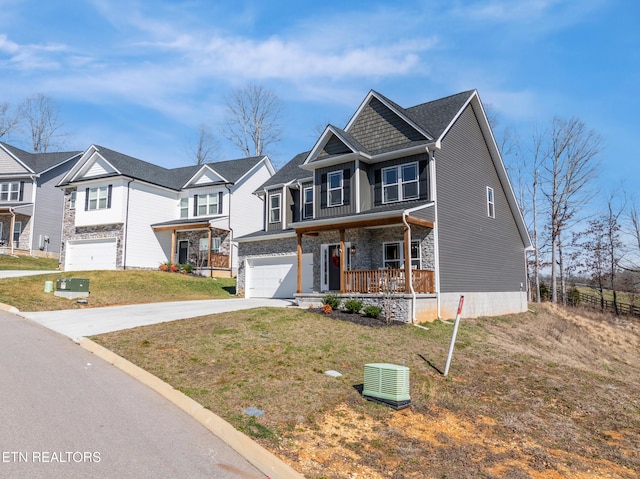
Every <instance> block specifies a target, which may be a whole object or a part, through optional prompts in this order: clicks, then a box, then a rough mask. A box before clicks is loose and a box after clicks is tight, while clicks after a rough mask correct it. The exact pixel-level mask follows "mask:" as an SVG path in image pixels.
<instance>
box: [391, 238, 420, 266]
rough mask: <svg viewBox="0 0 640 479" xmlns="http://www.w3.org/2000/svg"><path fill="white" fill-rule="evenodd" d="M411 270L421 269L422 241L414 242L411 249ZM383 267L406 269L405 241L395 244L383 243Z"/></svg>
mask: <svg viewBox="0 0 640 479" xmlns="http://www.w3.org/2000/svg"><path fill="white" fill-rule="evenodd" d="M410 254H411V269H420V264H421V250H420V241H412V242H411V248H410ZM382 257H383V266H384V267H385V268H386V269H404V241H396V242H393V243H383V245H382Z"/></svg>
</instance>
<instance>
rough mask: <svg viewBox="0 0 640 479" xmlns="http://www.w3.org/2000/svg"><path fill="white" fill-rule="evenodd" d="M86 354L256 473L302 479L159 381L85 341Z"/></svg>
mask: <svg viewBox="0 0 640 479" xmlns="http://www.w3.org/2000/svg"><path fill="white" fill-rule="evenodd" d="M79 344H80V346H82V347H83V348H84V349H86V350H87V351H90V352H91V353H93V354H95V355H96V356H98V357H99V358H101V359H104V360H105V361H107V362H108V363H111V364H113V365H114V366H115V367H117V368H118V369H120V370H122V371H124V372H125V373H127V374H129V375H130V376H131V377H133V378H135V379H136V380H138V381H140V382H141V383H142V384H144V385H146V386H148V387H150V388H151V389H153V390H154V391H156V392H157V393H158V394H160V395H161V396H163V397H164V398H165V399H167V400H169V401H171V402H172V403H173V404H175V405H176V406H178V407H179V408H180V409H182V410H183V411H185V412H186V413H187V414H189V415H190V416H191V417H193V418H194V419H195V420H196V421H198V422H199V423H200V424H202V425H203V426H204V427H206V428H207V429H208V430H209V431H211V432H212V433H213V434H215V435H216V436H218V437H219V438H220V439H222V440H223V441H224V442H225V443H227V444H228V445H229V446H230V447H231V448H233V449H234V450H236V451H237V452H238V453H240V454H241V455H242V456H243V457H244V458H245V459H247V460H248V461H249V462H250V463H251V464H253V465H254V466H255V467H256V468H257V469H258V470H260V471H261V472H262V473H264V474H265V475H266V476H267V477H269V478H271V479H304V476H303V475H302V474H300V473H299V472H297V471H295V470H293V469H292V468H291V467H290V466H288V465H287V464H285V463H284V462H283V461H282V460H280V459H279V458H277V457H276V456H275V455H273V454H272V453H270V452H269V451H267V450H266V449H265V448H263V447H262V446H260V445H259V444H258V443H256V442H254V441H253V440H252V439H251V438H250V437H249V436H247V435H246V434H243V433H242V432H240V431H238V430H237V429H235V428H234V427H233V426H232V425H231V424H229V423H228V422H226V421H225V420H224V419H222V418H221V417H219V416H217V415H216V414H214V413H212V412H211V411H209V410H208V409H205V408H204V406H202V405H201V404H200V403H198V402H196V401H194V400H193V399H191V398H190V397H189V396H186V395H185V394H183V393H181V392H180V391H178V390H176V389H174V388H173V387H172V386H171V385H169V384H167V383H165V382H164V381H162V380H161V379H160V378H158V377H156V376H154V375H153V374H151V373H149V372H147V371H145V370H144V369H142V368H140V367H138V366H136V365H135V364H133V363H131V362H129V361H127V360H126V359H124V358H122V357H121V356H118V355H117V354H115V353H114V352H112V351H110V350H108V349H106V348H105V347H103V346H100V345H99V344H97V343H95V342H93V341H91V340H90V339H87V338H81V339H80V341H79Z"/></svg>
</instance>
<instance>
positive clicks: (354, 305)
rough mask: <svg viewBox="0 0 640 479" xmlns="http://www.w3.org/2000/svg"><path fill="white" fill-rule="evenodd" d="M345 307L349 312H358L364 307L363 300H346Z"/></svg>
mask: <svg viewBox="0 0 640 479" xmlns="http://www.w3.org/2000/svg"><path fill="white" fill-rule="evenodd" d="M344 309H345V310H346V311H347V313H351V314H356V313H359V312H360V310H361V309H362V301H360V300H359V299H348V300H346V301H345V302H344Z"/></svg>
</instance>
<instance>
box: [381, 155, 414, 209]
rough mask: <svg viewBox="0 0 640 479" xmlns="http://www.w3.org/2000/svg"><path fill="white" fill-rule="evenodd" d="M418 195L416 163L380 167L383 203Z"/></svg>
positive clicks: (412, 197) (411, 198)
mask: <svg viewBox="0 0 640 479" xmlns="http://www.w3.org/2000/svg"><path fill="white" fill-rule="evenodd" d="M418 197H419V191H418V163H408V164H406V165H398V166H391V167H389V168H383V169H382V202H383V203H394V202H396V201H406V200H414V199H417V198H418Z"/></svg>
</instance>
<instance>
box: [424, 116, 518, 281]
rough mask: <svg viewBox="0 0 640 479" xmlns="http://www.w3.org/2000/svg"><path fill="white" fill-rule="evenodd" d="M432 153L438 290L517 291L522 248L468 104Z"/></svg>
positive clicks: (487, 151)
mask: <svg viewBox="0 0 640 479" xmlns="http://www.w3.org/2000/svg"><path fill="white" fill-rule="evenodd" d="M435 155H436V160H435V161H436V182H437V207H438V229H439V231H438V233H439V234H438V238H439V255H440V290H441V292H480V291H486V292H502V291H520V284H521V283H523V285H526V278H525V264H524V245H523V242H522V239H521V237H520V235H519V233H518V230H517V228H516V223H515V219H514V217H513V214H512V212H511V210H510V209H509V206H508V204H507V200H506V197H505V192H504V189H503V187H504V186H505V185H502V184H501V183H500V180H499V178H498V175H497V173H496V170H495V167H494V165H493V162H492V160H491V157H490V154H489V150H488V148H487V145H486V143H485V140H484V137H483V135H482V132H481V130H480V128H479V126H478V122H477V120H476V116H475V112H474V111H473V108H472V107H471V106H468V107H467V108H466V110H465V111H464V112H463V113H462V115H461V116H460V118H459V119H458V120H457V121H456V123H455V125H454V126H453V127H452V129H451V130H450V131H449V132H448V134H447V135H446V137H445V138H444V140H443V142H442V149H441V150H440V151H436V153H435ZM487 186H489V187H492V188H493V190H494V196H495V218H489V217H488V215H487Z"/></svg>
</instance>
